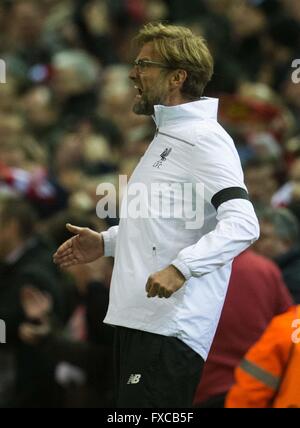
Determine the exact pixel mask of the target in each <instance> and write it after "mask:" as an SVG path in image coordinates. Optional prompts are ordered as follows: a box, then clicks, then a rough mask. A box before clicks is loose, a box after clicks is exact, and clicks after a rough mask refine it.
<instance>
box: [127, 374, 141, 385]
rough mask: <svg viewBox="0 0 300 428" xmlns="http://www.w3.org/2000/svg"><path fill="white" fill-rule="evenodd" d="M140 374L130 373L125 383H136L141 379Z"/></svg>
mask: <svg viewBox="0 0 300 428" xmlns="http://www.w3.org/2000/svg"><path fill="white" fill-rule="evenodd" d="M141 377H142V375H140V374H132V375H130V377H129V379H128V382H127V385H134V384H136V383H139V381H140V380H141Z"/></svg>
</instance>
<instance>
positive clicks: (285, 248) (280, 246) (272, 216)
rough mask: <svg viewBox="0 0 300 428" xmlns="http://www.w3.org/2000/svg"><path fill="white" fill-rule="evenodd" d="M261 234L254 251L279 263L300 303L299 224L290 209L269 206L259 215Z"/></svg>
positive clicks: (297, 301) (294, 295)
mask: <svg viewBox="0 0 300 428" xmlns="http://www.w3.org/2000/svg"><path fill="white" fill-rule="evenodd" d="M259 222H260V228H261V237H260V239H259V240H258V241H257V242H256V243H255V250H256V251H257V252H258V253H259V254H261V255H263V256H265V257H268V258H270V259H273V260H274V262H275V263H276V264H277V265H278V267H279V268H280V270H281V272H282V276H283V279H284V281H285V283H286V285H287V287H288V289H289V291H290V293H291V295H292V297H293V299H294V301H295V303H300V282H299V278H300V248H299V224H298V221H297V219H296V217H295V216H294V215H293V214H292V213H291V212H290V211H289V210H288V209H287V208H277V209H271V208H270V209H268V210H265V211H263V212H262V213H261V215H260V216H259Z"/></svg>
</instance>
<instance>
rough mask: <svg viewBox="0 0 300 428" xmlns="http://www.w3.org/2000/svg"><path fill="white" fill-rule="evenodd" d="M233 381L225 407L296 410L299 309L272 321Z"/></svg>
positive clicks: (299, 386)
mask: <svg viewBox="0 0 300 428" xmlns="http://www.w3.org/2000/svg"><path fill="white" fill-rule="evenodd" d="M245 334H246V332H245ZM235 377H236V383H235V384H234V385H233V387H232V388H231V389H230V391H229V393H228V395H227V398H226V403H225V407H228V408H241V407H242V408H249V407H252V408H254V407H255V408H261V407H277V408H288V407H299V408H300V305H299V306H293V307H292V308H291V309H290V310H289V311H288V312H286V313H284V314H282V315H279V316H277V317H275V318H274V319H273V320H272V322H271V323H270V325H269V326H268V328H267V329H266V331H265V332H264V334H263V335H262V337H261V338H260V339H259V340H258V342H256V344H254V345H253V346H252V347H251V348H250V350H249V351H248V353H247V354H246V356H245V358H244V360H243V361H242V363H241V365H240V366H239V367H238V368H237V369H236V372H235Z"/></svg>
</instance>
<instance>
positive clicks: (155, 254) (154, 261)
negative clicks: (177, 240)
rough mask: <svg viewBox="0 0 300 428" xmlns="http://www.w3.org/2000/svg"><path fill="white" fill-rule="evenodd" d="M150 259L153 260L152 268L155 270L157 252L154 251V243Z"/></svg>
mask: <svg viewBox="0 0 300 428" xmlns="http://www.w3.org/2000/svg"><path fill="white" fill-rule="evenodd" d="M152 260H153V269H154V272H156V271H157V253H156V245H155V244H152Z"/></svg>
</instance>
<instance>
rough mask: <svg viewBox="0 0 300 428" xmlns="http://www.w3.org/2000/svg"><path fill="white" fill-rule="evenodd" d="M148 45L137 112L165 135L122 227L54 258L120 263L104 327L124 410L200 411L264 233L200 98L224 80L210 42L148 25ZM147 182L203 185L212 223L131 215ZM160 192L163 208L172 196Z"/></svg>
mask: <svg viewBox="0 0 300 428" xmlns="http://www.w3.org/2000/svg"><path fill="white" fill-rule="evenodd" d="M137 42H138V44H139V46H140V48H141V50H140V53H139V55H138V57H137V60H136V61H135V64H134V67H133V69H132V71H131V73H130V78H131V80H132V81H133V83H134V85H135V87H136V89H137V92H138V93H137V95H136V98H135V102H134V107H133V110H134V112H135V113H136V114H144V115H154V120H155V123H156V126H157V131H156V134H155V137H154V139H153V141H152V143H151V144H150V145H149V147H148V149H147V151H146V153H145V155H144V156H143V158H142V159H141V161H140V163H139V165H138V166H137V168H136V169H135V171H134V173H133V174H132V176H131V179H130V181H129V183H128V192H127V198H125V199H126V203H125V201H124V202H123V205H122V209H121V220H120V224H119V226H115V227H112V228H110V229H109V230H108V231H107V232H104V233H102V234H101V235H99V234H97V233H96V232H93V231H90V230H88V229H82V228H78V227H75V226H72V225H68V228H69V230H70V231H71V232H73V233H74V234H76V236H75V237H73V238H72V239H71V240H69V241H67V242H66V243H65V244H63V246H62V247H61V248H60V249H59V250H58V252H57V253H56V254H55V256H54V260H55V262H56V263H58V264H60V265H61V266H62V267H68V266H71V265H74V264H78V263H86V262H89V261H91V260H94V259H95V258H97V257H101V256H102V255H105V256H114V258H115V266H114V271H113V276H112V283H111V291H110V304H109V309H108V313H107V316H106V318H105V320H104V322H106V323H109V324H111V325H114V326H116V343H115V355H116V380H117V405H118V407H190V406H192V400H193V395H194V392H195V389H196V386H197V383H198V381H199V377H200V374H201V371H202V367H203V362H204V360H205V359H206V357H207V354H208V351H209V348H210V345H211V342H212V339H213V336H214V333H215V330H216V327H217V324H218V320H219V317H220V313H221V310H222V306H223V302H224V299H225V295H226V290H227V286H228V281H229V277H230V272H231V263H232V260H233V258H234V257H235V256H236V255H237V254H239V253H240V252H241V251H243V250H244V249H246V248H247V247H248V246H249V245H250V244H251V243H252V242H253V241H255V240H256V239H257V237H258V234H259V227H258V222H257V219H256V216H255V213H254V210H253V207H252V205H251V203H250V202H249V200H248V195H247V192H246V190H245V186H244V184H243V174H242V170H241V166H240V162H239V158H238V155H237V152H236V150H235V148H234V144H233V142H232V140H231V138H230V137H229V136H228V135H227V134H226V132H225V131H224V130H223V129H222V127H221V126H220V125H219V124H218V123H217V120H216V115H217V106H218V101H217V100H215V99H208V98H201V97H202V94H203V90H204V88H205V86H206V84H207V82H208V81H209V80H210V78H211V76H212V72H213V61H212V58H211V55H210V53H209V51H208V49H207V46H206V44H205V42H204V41H203V39H202V38H200V37H197V36H195V35H194V34H193V33H192V32H191V31H190V30H189V29H187V28H184V27H177V26H171V25H167V26H165V25H162V24H148V25H146V26H145V27H144V28H143V29H142V30H141V31H140V33H139V35H138V37H137ZM141 183H142V184H143V186H144V188H145V189H146V190H147V191H148V192H149V191H150V193H151V190H152V189H153V186H151V185H152V184H153V183H155V184H161V183H163V184H170V183H171V184H178V185H179V186H181V187H183V186H184V185H185V184H191V185H193V186H194V187H195V185H196V184H197V183H198V184H199V186H198V191H197V192H196V191H195V192H194V193H201V190H200V191H199V189H203V188H204V192H203V193H204V194H203V196H204V197H203V200H202V203H203V206H202V207H198V211H199V212H201V211H203V214H202V217H203V219H202V220H203V225H198V227H197V228H194V229H193V228H192V227H191V226H190V224H189V222H187V220H188V218H187V215H186V214H184V215H181V216H178V217H177V218H166V216H165V215H164V214H165V212H163V213H162V214H160V215H158V216H157V215H152V216H150V218H149V217H147V216H140V217H139V218H136V216H135V215H132V216H130V215H124V212H125V211H126V205H128V207H129V206H130V204H131V203H132V202H133V203H134V202H135V200H134V198H133V197H132V196H131V195H132V192H131V191H130V190H132V189H134V186H138V185H140V184H141ZM201 186H202V187H201ZM144 193H147V192H144ZM144 193H143V195H144ZM152 193H154V194H151V197H152V196H153V199H154V202H155V203H154V204H153V205H154V206H157V205H158V202H162V206H164V204H165V203H166V202H167V198H168V195H167V193H168V192H161V193H160V194H159V195H158V194H157V193H155V191H153V192H152ZM194 196H195V195H194ZM196 196H197V195H196ZM191 199H192V198H190V197H189V198H188V197H186V198H183V199H182V198H179V197H178V198H176V197H175V198H174V200H173V201H172V202H171V203H172V208H174V211H175V212H178V210H177V208H182V204H183V205H185V203H186V202H188V203H189V205H191V204H192V202H193V201H192V200H191ZM145 205H146V209H149V207H148V206H147V203H146V202H145ZM151 208H152V206H151ZM184 208H185V206H184ZM153 211H155V210H153ZM185 212H186V211H184V213H185ZM151 213H152V210H151ZM125 214H126V212H125ZM174 217H175V215H174Z"/></svg>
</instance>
